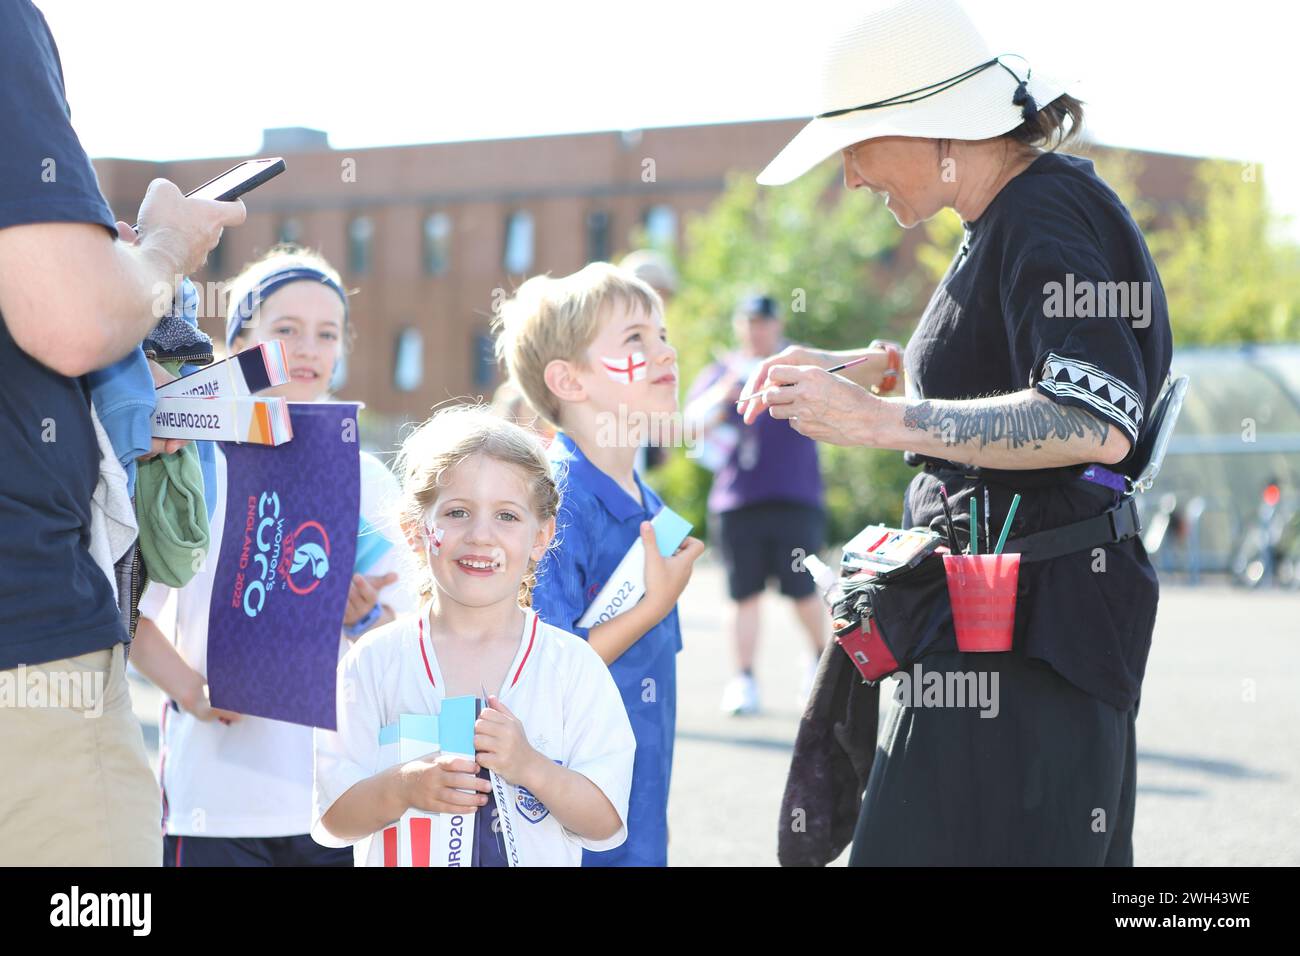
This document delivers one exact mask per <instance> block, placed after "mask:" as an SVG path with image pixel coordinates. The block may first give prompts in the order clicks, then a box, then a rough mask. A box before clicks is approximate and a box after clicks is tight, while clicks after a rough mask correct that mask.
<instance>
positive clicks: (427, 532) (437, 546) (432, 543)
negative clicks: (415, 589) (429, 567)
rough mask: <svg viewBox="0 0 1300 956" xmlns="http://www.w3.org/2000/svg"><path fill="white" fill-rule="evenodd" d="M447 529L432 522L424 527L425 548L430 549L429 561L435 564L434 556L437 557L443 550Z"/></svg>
mask: <svg viewBox="0 0 1300 956" xmlns="http://www.w3.org/2000/svg"><path fill="white" fill-rule="evenodd" d="M446 533H447V532H446V531H444V530H443V529H442V528H439V527H438V526H437V525H435V524H433V523H432V522H430V523H429V524H427V525H425V528H424V541H425V544H424V546H425V549H426V550H427V551H428V556H429V559H430V560H429V563H430V564H433V558H436V557H437V556H438V554H439V553H440V552H441V551H442V539H443V537H444V536H445V535H446Z"/></svg>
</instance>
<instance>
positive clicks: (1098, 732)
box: [849, 652, 1137, 866]
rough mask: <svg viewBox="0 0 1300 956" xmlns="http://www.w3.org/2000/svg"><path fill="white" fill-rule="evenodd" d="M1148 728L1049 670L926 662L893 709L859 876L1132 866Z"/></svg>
mask: <svg viewBox="0 0 1300 956" xmlns="http://www.w3.org/2000/svg"><path fill="white" fill-rule="evenodd" d="M931 673H933V674H934V675H935V676H934V677H927V676H926V675H928V674H931ZM963 674H964V675H967V676H965V679H961V675H963ZM995 674H996V682H995V680H994V675H995ZM969 675H973V677H971V676H969ZM981 675H982V678H981ZM981 679H982V681H983V683H982V684H981V683H980V681H981ZM976 688H981V689H982V690H983V691H984V693H983V694H980V693H979V692H978V691H977V690H976ZM900 697H903V698H905V699H903V700H900ZM935 704H938V705H939V706H935ZM982 714H987V715H988V716H981V715H982ZM1136 719H1137V706H1136V705H1135V706H1134V707H1132V708H1131V709H1129V710H1127V711H1121V710H1117V709H1116V708H1114V707H1113V706H1111V705H1110V704H1107V703H1105V702H1103V701H1101V700H1099V699H1097V698H1095V697H1093V696H1091V695H1089V694H1087V693H1085V692H1084V691H1082V690H1079V689H1078V688H1077V687H1075V686H1074V685H1073V684H1071V683H1070V682H1069V681H1067V680H1065V679H1064V678H1063V677H1061V676H1060V675H1059V674H1057V673H1056V672H1055V671H1054V670H1053V669H1052V668H1051V667H1049V666H1048V665H1047V664H1045V663H1043V662H1042V661H1038V660H1034V659H1030V658H1026V657H1022V656H1020V655H1018V654H1011V653H1006V654H977V653H962V652H951V653H935V654H930V655H928V656H926V657H925V658H923V659H922V661H921V662H920V671H919V672H918V671H917V670H916V669H915V668H914V669H913V671H912V672H911V674H909V675H908V678H907V679H906V680H903V681H900V683H899V685H898V689H897V691H895V693H894V699H893V700H891V701H890V702H889V704H888V705H887V711H886V716H885V717H884V731H883V735H882V738H881V741H880V744H879V747H878V748H877V751H876V756H875V761H874V763H873V765H872V768H871V775H870V777H869V778H868V780H867V787H866V793H865V795H864V797H863V801H862V809H861V812H860V814H859V817H858V825H857V829H856V831H855V833H854V838H853V851H852V854H851V856H850V860H849V865H850V866H1132V865H1133V807H1134V800H1135V796H1136V784H1137V767H1136V764H1137V745H1136V742H1135V736H1134V725H1135V721H1136Z"/></svg>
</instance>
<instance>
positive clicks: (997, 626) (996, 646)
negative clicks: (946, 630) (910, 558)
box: [943, 554, 1020, 651]
mask: <svg viewBox="0 0 1300 956" xmlns="http://www.w3.org/2000/svg"><path fill="white" fill-rule="evenodd" d="M943 570H944V573H945V574H946V575H947V578H948V598H949V599H950V600H951V601H952V623H953V628H954V629H955V630H956V631H957V649H958V650H960V651H1009V650H1011V639H1012V635H1013V632H1014V631H1015V626H1016V584H1017V582H1018V581H1019V580H1020V555H1019V554H945V555H944V556H943Z"/></svg>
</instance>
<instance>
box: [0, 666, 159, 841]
mask: <svg viewBox="0 0 1300 956" xmlns="http://www.w3.org/2000/svg"><path fill="white" fill-rule="evenodd" d="M161 819H162V807H161V796H160V792H159V789H158V782H157V780H156V779H154V775H153V770H152V769H150V767H149V758H148V755H147V754H146V753H145V749H144V735H143V733H142V731H141V729H140V722H139V721H138V720H137V719H136V716H135V713H134V712H133V711H132V709H131V694H130V689H129V688H128V686H127V681H126V655H125V650H124V645H122V644H117V645H115V646H114V647H113V648H112V649H111V650H102V651H93V652H91V653H89V654H82V655H80V656H79V657H70V658H64V659H63V660H57V661H49V662H47V663H44V664H29V665H24V666H22V667H18V668H14V669H11V670H7V671H0V866H161V865H162V824H161Z"/></svg>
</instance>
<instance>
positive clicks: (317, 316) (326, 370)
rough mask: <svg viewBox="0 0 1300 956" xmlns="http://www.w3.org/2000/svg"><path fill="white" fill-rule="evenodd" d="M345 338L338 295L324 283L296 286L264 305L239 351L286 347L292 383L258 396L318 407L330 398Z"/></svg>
mask: <svg viewBox="0 0 1300 956" xmlns="http://www.w3.org/2000/svg"><path fill="white" fill-rule="evenodd" d="M343 333H344V310H343V300H341V299H340V298H339V297H338V294H337V293H336V292H334V290H332V289H331V288H330V287H329V286H327V285H324V284H322V283H319V282H291V283H289V284H288V285H286V286H284V287H283V288H280V289H277V290H276V291H275V292H273V293H271V294H270V295H269V296H267V297H266V299H265V300H263V302H262V305H261V308H260V309H259V311H258V321H257V322H256V323H255V324H253V325H252V326H251V327H250V328H249V330H248V333H247V334H246V335H245V336H241V338H240V339H239V340H238V341H236V343H235V348H236V349H246V348H250V347H252V346H254V345H256V344H258V343H259V342H267V341H271V340H276V339H278V340H279V341H281V342H283V343H284V354H285V358H286V360H287V361H288V363H289V377H290V381H289V382H287V383H286V384H284V385H279V386H276V387H275V388H270V389H267V390H266V391H264V392H261V393H259V394H261V395H275V396H279V397H280V398H286V399H288V400H289V401H291V402H315V401H319V400H320V399H321V398H324V397H325V395H326V394H328V392H329V384H330V379H331V378H332V377H333V375H334V366H335V365H336V364H337V363H338V360H339V357H340V356H341V355H342V354H343Z"/></svg>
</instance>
